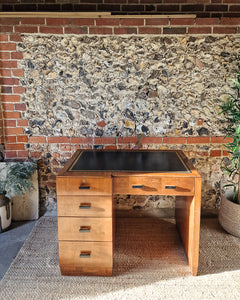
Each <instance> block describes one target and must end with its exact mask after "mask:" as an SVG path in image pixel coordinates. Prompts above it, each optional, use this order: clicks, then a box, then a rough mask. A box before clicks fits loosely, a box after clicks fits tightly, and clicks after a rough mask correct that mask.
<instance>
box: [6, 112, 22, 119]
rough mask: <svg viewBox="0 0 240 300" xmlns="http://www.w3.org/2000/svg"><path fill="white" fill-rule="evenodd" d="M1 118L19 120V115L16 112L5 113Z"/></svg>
mask: <svg viewBox="0 0 240 300" xmlns="http://www.w3.org/2000/svg"><path fill="white" fill-rule="evenodd" d="M3 116H4V118H5V119H20V117H21V114H20V112H18V111H5V112H3Z"/></svg>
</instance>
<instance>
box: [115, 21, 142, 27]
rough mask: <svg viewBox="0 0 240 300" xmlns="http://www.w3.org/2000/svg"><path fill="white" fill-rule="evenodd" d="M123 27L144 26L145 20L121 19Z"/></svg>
mask: <svg viewBox="0 0 240 300" xmlns="http://www.w3.org/2000/svg"><path fill="white" fill-rule="evenodd" d="M120 24H121V26H143V25H144V19H120Z"/></svg>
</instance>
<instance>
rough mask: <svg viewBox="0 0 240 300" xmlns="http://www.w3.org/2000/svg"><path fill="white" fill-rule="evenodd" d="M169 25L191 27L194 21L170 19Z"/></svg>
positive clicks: (191, 19) (190, 19)
mask: <svg viewBox="0 0 240 300" xmlns="http://www.w3.org/2000/svg"><path fill="white" fill-rule="evenodd" d="M170 24H171V25H193V24H194V19H193V18H179V19H177V18H174V19H170Z"/></svg>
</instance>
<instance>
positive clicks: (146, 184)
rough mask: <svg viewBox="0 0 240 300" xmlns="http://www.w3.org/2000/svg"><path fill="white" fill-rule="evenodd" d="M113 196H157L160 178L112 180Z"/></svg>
mask: <svg viewBox="0 0 240 300" xmlns="http://www.w3.org/2000/svg"><path fill="white" fill-rule="evenodd" d="M113 191H114V194H131V195H159V194H160V193H161V178H152V177H143V176H129V177H127V176H126V177H115V178H113Z"/></svg>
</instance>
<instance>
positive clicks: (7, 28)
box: [0, 25, 13, 33]
mask: <svg viewBox="0 0 240 300" xmlns="http://www.w3.org/2000/svg"><path fill="white" fill-rule="evenodd" d="M0 32H1V33H4V32H13V26H3V25H0Z"/></svg>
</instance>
